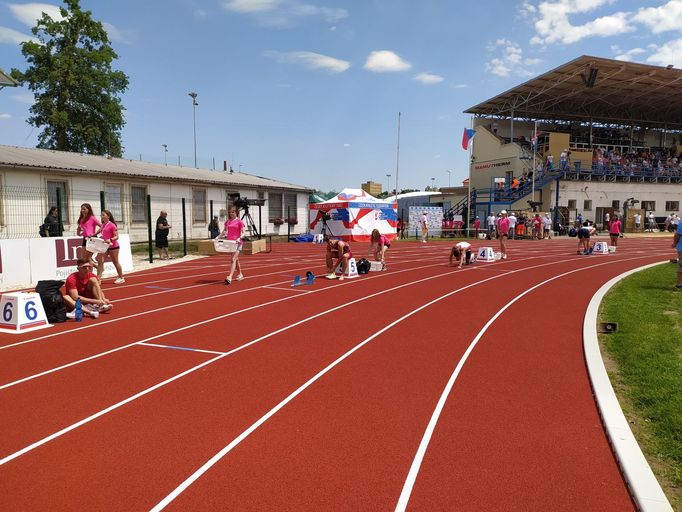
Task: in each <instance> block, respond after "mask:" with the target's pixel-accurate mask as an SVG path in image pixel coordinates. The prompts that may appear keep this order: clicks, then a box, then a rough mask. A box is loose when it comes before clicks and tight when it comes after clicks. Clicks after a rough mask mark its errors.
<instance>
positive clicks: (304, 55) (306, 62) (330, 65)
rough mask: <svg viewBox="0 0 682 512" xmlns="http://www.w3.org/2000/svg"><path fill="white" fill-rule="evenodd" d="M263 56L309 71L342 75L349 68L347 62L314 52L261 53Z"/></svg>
mask: <svg viewBox="0 0 682 512" xmlns="http://www.w3.org/2000/svg"><path fill="white" fill-rule="evenodd" d="M263 55H264V56H266V57H270V58H272V59H275V60H276V61H277V62H281V63H284V64H300V65H302V66H305V67H307V68H309V69H324V70H326V71H329V72H330V73H343V72H344V71H346V70H347V69H348V68H349V67H350V62H348V61H345V60H341V59H335V58H334V57H329V56H328V55H322V54H320V53H314V52H286V53H282V52H276V51H267V52H263Z"/></svg>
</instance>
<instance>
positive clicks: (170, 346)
mask: <svg viewBox="0 0 682 512" xmlns="http://www.w3.org/2000/svg"><path fill="white" fill-rule="evenodd" d="M139 345H140V346H143V347H158V348H170V349H173V350H186V351H188V352H204V353H206V354H216V355H219V356H222V355H225V352H216V351H215V350H204V349H201V348H190V347H178V346H177V345H159V344H157V343H140V344H139Z"/></svg>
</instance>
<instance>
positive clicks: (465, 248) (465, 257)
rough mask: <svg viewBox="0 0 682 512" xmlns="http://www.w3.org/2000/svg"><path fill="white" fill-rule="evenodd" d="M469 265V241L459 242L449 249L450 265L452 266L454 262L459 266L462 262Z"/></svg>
mask: <svg viewBox="0 0 682 512" xmlns="http://www.w3.org/2000/svg"><path fill="white" fill-rule="evenodd" d="M465 263H466V264H467V265H469V264H470V263H471V244H470V243H469V242H459V243H457V244H456V245H455V246H454V247H453V248H452V250H451V251H450V266H451V267H454V266H455V264H458V265H457V266H458V267H459V268H462V265H464V264H465Z"/></svg>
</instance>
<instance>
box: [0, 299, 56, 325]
mask: <svg viewBox="0 0 682 512" xmlns="http://www.w3.org/2000/svg"><path fill="white" fill-rule="evenodd" d="M44 327H51V325H50V324H49V323H48V322H47V317H46V316H45V310H44V309H43V303H42V302H41V300H40V295H38V294H37V293H35V292H32V293H26V292H15V293H5V294H4V295H3V296H2V300H0V332H9V333H13V334H16V333H19V332H27V331H32V330H34V329H42V328H44Z"/></svg>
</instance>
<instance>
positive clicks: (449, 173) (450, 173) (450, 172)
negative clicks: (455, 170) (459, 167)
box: [445, 171, 452, 188]
mask: <svg viewBox="0 0 682 512" xmlns="http://www.w3.org/2000/svg"><path fill="white" fill-rule="evenodd" d="M445 172H447V173H448V188H450V176H452V171H445Z"/></svg>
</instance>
